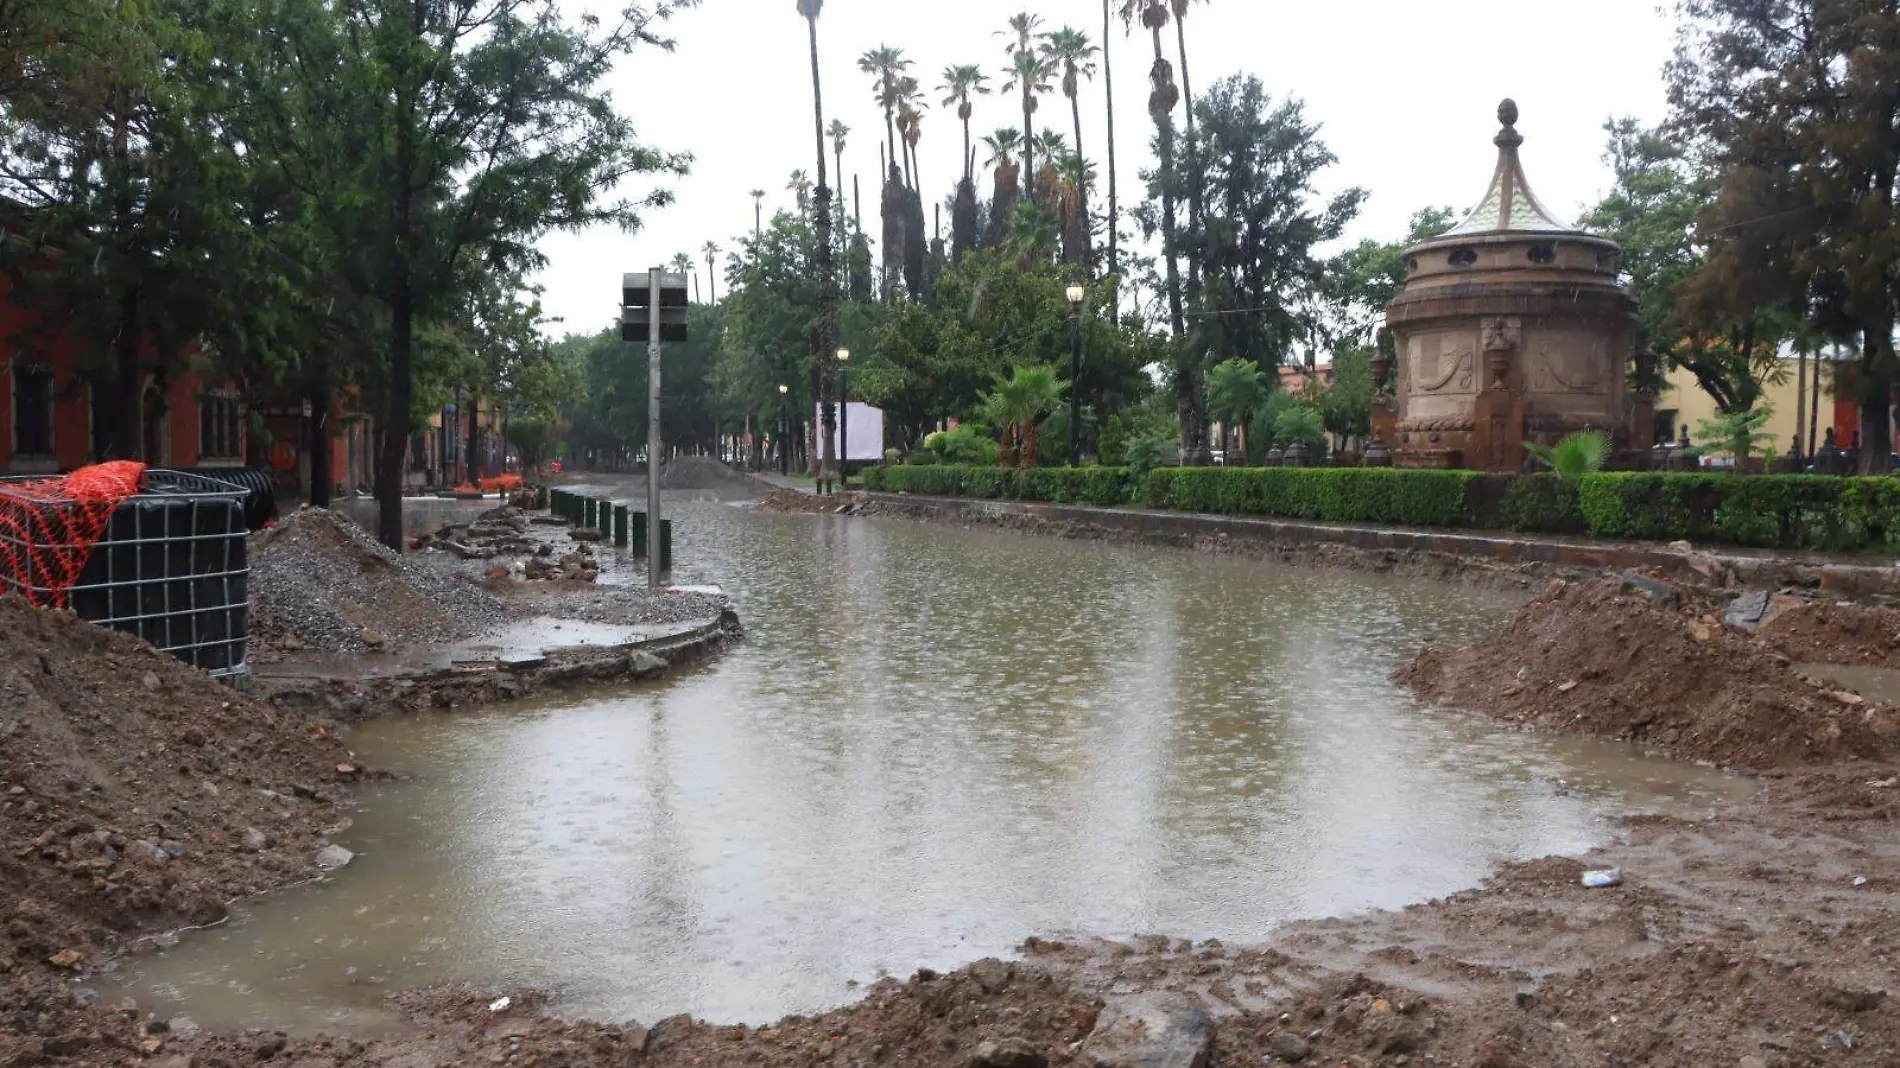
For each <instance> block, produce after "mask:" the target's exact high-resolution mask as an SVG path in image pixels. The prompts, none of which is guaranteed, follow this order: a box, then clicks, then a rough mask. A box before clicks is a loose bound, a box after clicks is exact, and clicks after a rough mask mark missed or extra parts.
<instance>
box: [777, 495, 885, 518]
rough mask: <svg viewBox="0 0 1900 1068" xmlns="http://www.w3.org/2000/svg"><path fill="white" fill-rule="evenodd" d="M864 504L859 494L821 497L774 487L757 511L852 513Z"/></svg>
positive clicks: (821, 513)
mask: <svg viewBox="0 0 1900 1068" xmlns="http://www.w3.org/2000/svg"><path fill="white" fill-rule="evenodd" d="M863 504H864V498H863V497H862V496H861V495H859V494H852V495H851V496H849V497H844V496H833V497H821V496H819V495H818V494H815V493H803V492H800V491H798V490H795V489H775V490H773V491H772V492H771V493H770V494H769V495H767V496H766V498H765V499H764V500H762V501H760V502H759V511H761V512H773V513H777V514H779V515H854V514H856V510H857V508H859V507H860V506H862V505H863Z"/></svg>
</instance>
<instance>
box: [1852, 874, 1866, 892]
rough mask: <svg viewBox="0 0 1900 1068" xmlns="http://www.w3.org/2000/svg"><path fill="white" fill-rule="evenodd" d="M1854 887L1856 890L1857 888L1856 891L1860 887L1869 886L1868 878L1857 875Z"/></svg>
mask: <svg viewBox="0 0 1900 1068" xmlns="http://www.w3.org/2000/svg"><path fill="white" fill-rule="evenodd" d="M1853 885H1854V888H1855V889H1859V888H1860V887H1863V886H1866V885H1867V877H1866V876H1865V875H1856V876H1854V884H1853Z"/></svg>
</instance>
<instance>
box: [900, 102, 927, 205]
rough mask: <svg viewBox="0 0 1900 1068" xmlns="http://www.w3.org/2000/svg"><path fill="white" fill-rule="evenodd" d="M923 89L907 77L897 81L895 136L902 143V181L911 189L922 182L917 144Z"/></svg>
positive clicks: (921, 133) (924, 107)
mask: <svg viewBox="0 0 1900 1068" xmlns="http://www.w3.org/2000/svg"><path fill="white" fill-rule="evenodd" d="M929 110H930V105H929V104H927V103H925V102H924V87H923V86H922V85H921V84H919V83H918V81H917V79H915V78H912V77H910V76H908V75H906V76H905V77H902V78H899V79H897V136H898V137H899V138H900V139H901V140H902V141H903V142H904V146H903V147H904V152H905V156H904V180H905V183H906V184H907V185H909V186H910V187H911V188H912V189H915V188H917V187H918V186H919V185H920V184H922V182H923V177H924V175H923V166H922V165H921V164H919V163H917V142H918V141H920V140H922V139H923V136H924V127H923V123H924V112H926V111H929Z"/></svg>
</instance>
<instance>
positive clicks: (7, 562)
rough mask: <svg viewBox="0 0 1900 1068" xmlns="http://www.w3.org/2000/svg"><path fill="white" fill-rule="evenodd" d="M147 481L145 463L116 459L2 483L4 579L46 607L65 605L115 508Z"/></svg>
mask: <svg viewBox="0 0 1900 1068" xmlns="http://www.w3.org/2000/svg"><path fill="white" fill-rule="evenodd" d="M144 480H145V465H144V464H142V463H138V462H136V461H132V460H115V461H113V462H111V463H104V464H95V465H93V466H92V467H82V468H80V469H79V470H77V471H74V472H73V473H72V474H70V475H61V476H59V477H57V478H42V479H31V480H25V481H20V482H0V584H6V585H11V586H13V587H14V588H15V589H17V590H19V592H20V593H21V594H22V595H24V596H25V597H26V599H27V600H28V601H30V602H32V603H33V604H35V605H38V606H40V607H42V608H64V607H66V599H67V596H68V595H69V594H70V593H71V592H72V589H73V586H74V585H75V584H77V583H78V581H79V575H80V573H81V572H82V571H84V570H85V569H86V560H87V558H88V557H90V556H91V555H92V547H93V546H94V545H96V544H98V542H99V539H100V538H102V537H104V536H105V532H106V527H107V526H108V525H109V524H110V523H111V522H112V513H113V512H115V511H117V510H118V508H119V505H120V504H121V503H123V502H124V501H125V500H126V499H127V498H128V497H133V496H136V495H137V494H138V492H139V487H140V486H141V485H142V484H143V482H144Z"/></svg>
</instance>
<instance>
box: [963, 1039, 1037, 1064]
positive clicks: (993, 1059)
mask: <svg viewBox="0 0 1900 1068" xmlns="http://www.w3.org/2000/svg"><path fill="white" fill-rule="evenodd" d="M1048 1063H1049V1058H1047V1057H1045V1056H1043V1055H1042V1054H1040V1053H1038V1052H1036V1051H1035V1050H1033V1049H1031V1048H1029V1046H1027V1045H1025V1044H1024V1043H1022V1042H1017V1041H1014V1040H1010V1041H1004V1042H993V1041H985V1042H981V1043H978V1044H977V1047H976V1051H975V1052H973V1053H971V1054H970V1068H1045V1066H1046V1065H1047V1064H1048Z"/></svg>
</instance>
